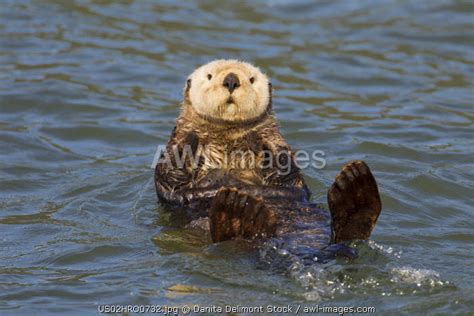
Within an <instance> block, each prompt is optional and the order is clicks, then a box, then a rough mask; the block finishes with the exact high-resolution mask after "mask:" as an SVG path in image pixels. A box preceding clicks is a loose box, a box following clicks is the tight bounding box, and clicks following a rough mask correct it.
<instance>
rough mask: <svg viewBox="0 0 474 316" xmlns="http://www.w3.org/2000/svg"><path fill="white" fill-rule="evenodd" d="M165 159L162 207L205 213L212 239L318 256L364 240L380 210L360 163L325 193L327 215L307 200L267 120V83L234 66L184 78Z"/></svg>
mask: <svg viewBox="0 0 474 316" xmlns="http://www.w3.org/2000/svg"><path fill="white" fill-rule="evenodd" d="M161 158H162V160H161V161H160V162H159V163H158V164H157V166H156V169H155V186H156V191H157V195H158V198H159V200H160V201H161V202H164V203H168V204H173V205H177V206H181V207H185V208H188V209H189V210H190V213H191V214H194V217H196V218H197V217H206V216H207V217H208V218H209V224H210V225H209V226H210V230H211V237H212V240H213V241H214V242H220V241H224V240H228V239H232V238H236V237H242V238H255V237H264V238H270V237H277V236H278V237H280V238H281V237H285V238H283V239H281V240H284V242H285V243H287V244H289V245H291V246H292V247H293V249H302V247H303V248H304V249H314V250H321V249H326V248H328V246H329V245H330V244H332V243H340V242H343V241H347V240H352V239H367V238H368V237H369V236H370V233H371V231H372V229H373V227H374V226H375V223H376V220H377V218H378V215H379V213H380V211H381V203H380V197H379V193H378V188H377V184H376V182H375V179H374V177H373V176H372V174H371V172H370V169H369V168H368V167H367V165H366V164H365V163H364V162H362V161H354V162H351V163H349V164H347V165H346V166H345V167H344V168H343V169H342V171H341V173H340V174H339V175H338V176H337V177H336V181H335V182H334V184H333V185H332V186H331V188H330V190H329V192H328V202H329V206H330V211H331V214H328V212H326V211H324V210H323V209H321V208H319V207H317V206H316V205H315V204H313V203H310V202H309V199H310V191H309V189H308V187H307V185H306V184H305V181H304V178H303V174H302V172H301V170H300V169H299V168H298V166H297V164H296V161H295V157H294V153H293V151H292V149H291V147H290V146H289V145H288V144H287V143H286V141H285V139H284V138H283V136H282V135H281V133H280V131H279V127H278V123H277V121H276V118H275V116H274V113H273V109H272V85H271V83H270V81H269V80H268V78H267V76H266V75H265V74H263V73H262V72H261V71H260V70H259V69H258V68H257V67H255V66H253V65H251V64H249V63H245V62H240V61H237V60H216V61H213V62H210V63H208V64H206V65H203V66H201V67H199V68H197V69H196V70H195V71H194V72H193V73H192V74H191V75H190V76H189V77H188V80H187V84H186V87H185V89H184V100H183V103H182V107H181V113H180V115H179V117H178V119H177V121H176V127H175V129H174V130H173V132H172V134H171V137H170V140H169V142H168V144H167V147H166V151H165V153H163V155H162V157H161ZM164 158H166V159H165V160H166V163H165V162H164V161H163V159H164Z"/></svg>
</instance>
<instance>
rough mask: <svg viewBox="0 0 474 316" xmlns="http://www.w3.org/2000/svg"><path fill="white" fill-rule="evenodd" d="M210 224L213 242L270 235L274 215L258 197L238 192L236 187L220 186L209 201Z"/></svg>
mask: <svg viewBox="0 0 474 316" xmlns="http://www.w3.org/2000/svg"><path fill="white" fill-rule="evenodd" d="M209 226H210V230H211V238H212V241H213V242H221V241H224V240H229V239H232V238H236V237H243V238H253V237H258V236H272V235H274V234H275V231H276V215H275V213H274V212H273V210H271V209H270V208H269V207H266V206H265V204H264V202H263V200H262V199H261V198H257V197H254V196H251V195H248V194H245V193H240V192H238V190H237V189H236V188H221V189H220V190H219V191H218V192H217V195H216V196H215V197H214V198H213V199H212V202H211V208H210V210H209Z"/></svg>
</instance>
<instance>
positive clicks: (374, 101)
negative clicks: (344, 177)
mask: <svg viewBox="0 0 474 316" xmlns="http://www.w3.org/2000/svg"><path fill="white" fill-rule="evenodd" d="M0 13H1V19H0V48H1V49H0V148H1V149H0V210H1V211H0V230H1V233H0V247H1V248H0V249H1V252H0V314H2V315H4V314H5V315H10V314H25V313H26V314H31V313H32V312H37V313H39V314H45V313H58V314H64V313H65V311H73V312H74V313H77V314H91V313H95V312H96V311H97V306H98V305H99V304H141V305H146V304H167V305H170V306H181V305H183V304H200V305H202V306H209V305H221V306H223V305H225V304H230V305H239V304H240V305H245V306H247V305H248V306H255V305H257V306H258V305H263V306H266V305H268V304H276V305H286V304H294V305H297V304H303V305H304V306H314V305H317V304H319V305H324V306H333V305H338V306H375V307H376V308H377V311H379V312H382V311H383V312H385V313H388V314H398V313H403V314H410V315H412V314H426V313H428V314H470V313H473V310H474V300H473V296H472V293H473V292H474V281H473V277H472V275H473V272H474V271H473V268H474V264H473V262H474V255H473V252H472V244H473V241H474V233H473V230H472V227H473V224H474V220H473V207H472V206H473V204H474V198H473V197H474V194H473V193H474V192H473V185H474V168H473V166H474V164H473V158H472V157H473V155H474V141H473V120H474V111H473V105H474V98H473V97H474V95H473V81H474V78H473V73H474V56H473V52H474V36H473V31H472V30H473V28H472V27H473V13H474V7H473V4H472V2H463V1H429V2H426V1H425V2H421V1H414V0H413V1H395V0H394V1H389V0H387V1H357V2H355V1H350V2H349V1H324V2H323V1H322V2H319V3H317V4H312V2H309V1H308V2H306V1H297V2H295V1H285V0H273V1H266V2H260V3H259V4H255V3H253V2H250V1H249V2H240V3H222V2H200V3H194V2H179V3H178V2H174V1H169V2H162V3H160V4H158V3H156V2H155V1H139V0H135V1H134V0H128V1H126V0H124V1H114V2H109V1H5V0H4V1H2V4H1V9H0ZM215 58H240V59H244V60H247V61H250V62H252V63H254V64H256V65H258V66H260V67H261V68H262V69H263V70H264V71H265V72H266V73H267V74H268V75H269V76H270V77H271V79H272V82H273V85H274V87H275V92H274V108H275V110H276V112H277V116H278V118H279V119H280V121H281V125H282V133H283V134H284V135H285V137H286V139H287V140H288V142H289V143H290V144H292V145H293V147H294V148H304V149H307V150H313V149H317V150H322V151H324V152H325V153H326V156H325V157H326V159H327V166H326V168H324V169H322V170H316V169H307V170H305V173H306V175H307V179H308V182H309V184H310V186H311V189H312V190H313V191H314V192H315V193H316V194H315V200H316V201H317V202H323V203H324V202H325V190H326V188H327V187H328V186H329V185H330V184H331V183H332V180H333V178H334V176H335V175H336V173H337V171H338V170H339V168H340V167H341V166H342V165H343V164H344V163H345V162H347V161H349V160H351V159H364V160H366V161H367V162H368V164H369V165H370V166H371V167H372V169H373V170H374V174H375V176H376V178H377V179H378V182H379V185H380V191H381V194H382V201H383V206H384V209H383V211H382V215H381V217H380V219H379V222H378V224H377V227H376V229H375V231H374V233H373V235H372V241H370V242H369V243H366V244H364V243H362V244H358V245H356V246H357V247H358V248H359V252H360V253H361V256H360V258H359V259H357V260H356V261H354V262H352V263H347V262H345V261H344V260H339V261H335V262H330V263H328V264H326V265H323V266H314V267H303V266H301V265H299V264H298V262H297V261H296V260H294V261H292V262H293V265H292V266H291V267H290V268H289V269H288V270H287V271H285V272H281V271H274V270H272V269H263V268H261V267H260V266H259V265H258V263H257V261H256V256H255V251H254V250H253V249H252V245H249V244H247V243H245V242H229V243H223V244H220V245H211V244H210V243H209V237H208V236H206V235H203V234H202V233H201V232H199V231H196V230H192V229H184V228H180V227H179V225H175V223H174V221H173V220H171V218H170V215H169V214H167V213H166V212H165V211H164V210H163V209H162V207H161V206H160V205H158V204H157V202H156V196H155V192H154V187H153V182H152V174H153V171H152V170H151V169H150V168H149V166H150V164H151V162H152V159H153V155H154V151H155V149H156V146H157V145H159V144H164V143H166V141H167V139H168V136H169V133H170V131H171V129H172V127H173V126H174V119H175V117H176V116H177V114H178V108H179V102H180V99H181V95H182V88H183V86H184V83H185V79H186V76H187V75H188V73H190V72H191V71H192V70H193V69H194V68H195V67H197V66H198V65H200V64H202V63H205V62H207V61H210V60H212V59H215Z"/></svg>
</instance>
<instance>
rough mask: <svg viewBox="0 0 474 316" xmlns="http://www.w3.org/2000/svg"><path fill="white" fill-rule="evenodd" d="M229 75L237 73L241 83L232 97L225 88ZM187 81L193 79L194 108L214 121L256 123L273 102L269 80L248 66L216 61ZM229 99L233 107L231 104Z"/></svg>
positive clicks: (257, 70)
mask: <svg viewBox="0 0 474 316" xmlns="http://www.w3.org/2000/svg"><path fill="white" fill-rule="evenodd" d="M230 73H234V74H235V75H236V76H237V77H238V78H239V82H240V87H238V88H236V89H235V90H234V91H233V93H232V94H231V93H230V92H229V90H228V89H227V88H226V87H224V78H225V77H226V76H227V75H228V74H230ZM209 75H210V76H211V79H209ZM251 78H253V83H252V82H251ZM188 79H191V88H190V90H189V98H190V101H191V104H192V107H193V108H194V110H195V111H196V112H198V113H199V114H203V115H207V116H210V117H213V118H218V119H224V120H228V121H236V120H248V119H253V118H256V117H258V116H259V115H260V114H262V113H263V112H264V111H265V110H266V109H267V106H268V102H269V101H270V93H269V87H268V78H267V76H265V75H264V74H263V73H262V72H261V71H260V70H259V69H258V68H257V67H255V66H253V65H251V64H249V63H245V62H240V61H237V60H215V61H212V62H210V63H208V64H206V65H203V66H201V67H199V68H197V69H196V70H195V71H194V72H193V73H192V74H191V75H190V76H189V77H188ZM229 97H232V100H233V103H229V102H228V101H229Z"/></svg>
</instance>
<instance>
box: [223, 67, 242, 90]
mask: <svg viewBox="0 0 474 316" xmlns="http://www.w3.org/2000/svg"><path fill="white" fill-rule="evenodd" d="M223 85H224V87H226V88H227V90H229V92H230V93H232V92H234V90H235V89H237V88H238V87H240V81H239V77H237V75H236V74H234V73H232V72H231V73H230V74H228V75H227V76H225V78H224V83H223Z"/></svg>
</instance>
